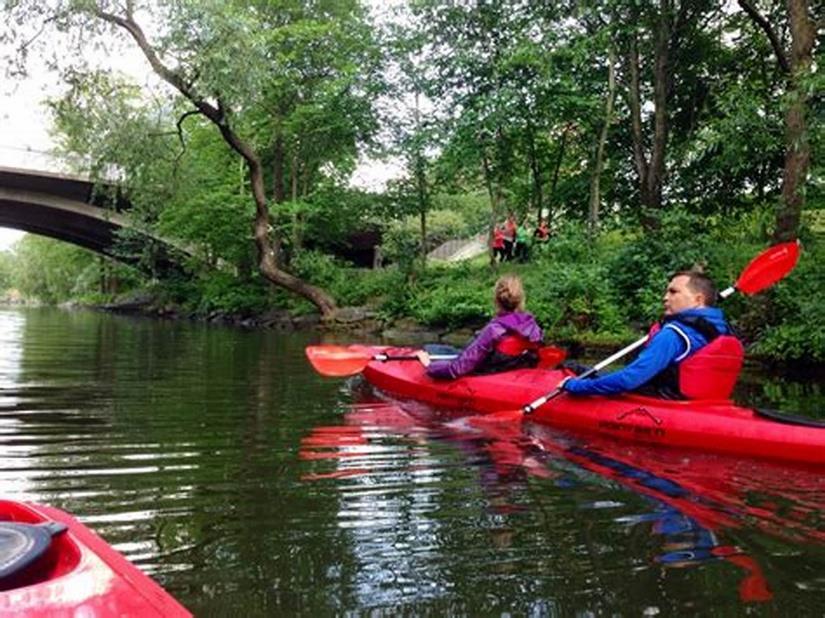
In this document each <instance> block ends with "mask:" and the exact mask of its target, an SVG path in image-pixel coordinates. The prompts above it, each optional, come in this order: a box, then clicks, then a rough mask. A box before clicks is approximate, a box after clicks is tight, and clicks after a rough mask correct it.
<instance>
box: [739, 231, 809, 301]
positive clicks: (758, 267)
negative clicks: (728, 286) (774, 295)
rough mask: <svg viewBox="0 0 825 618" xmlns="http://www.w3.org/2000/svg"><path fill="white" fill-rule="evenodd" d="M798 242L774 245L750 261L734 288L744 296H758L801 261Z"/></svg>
mask: <svg viewBox="0 0 825 618" xmlns="http://www.w3.org/2000/svg"><path fill="white" fill-rule="evenodd" d="M800 246H801V245H800V243H799V241H798V240H794V241H791V242H785V243H782V244H779V245H774V246H773V247H770V248H768V249H766V250H765V251H763V252H762V253H760V254H759V255H757V256H756V257H755V258H753V259H752V260H751V261H750V264H748V265H747V266H746V267H745V270H743V271H742V274H741V275H739V279H737V280H736V283H735V284H734V287H735V288H736V289H737V290H739V291H740V292H742V293H743V294H756V293H757V292H761V291H762V290H764V289H765V288H767V287H769V286H771V285H773V284H774V283H776V282H777V281H779V280H780V279H782V278H783V277H784V276H785V275H787V274H788V273H789V272H791V271H792V270H793V268H794V266H796V262H797V260H799V249H800Z"/></svg>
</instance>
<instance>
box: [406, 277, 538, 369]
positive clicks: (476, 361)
mask: <svg viewBox="0 0 825 618" xmlns="http://www.w3.org/2000/svg"><path fill="white" fill-rule="evenodd" d="M493 303H494V305H495V308H496V316H495V317H494V318H493V319H492V320H490V321H489V322H488V323H487V325H486V326H485V327H484V328H483V329H482V330H481V331H480V332H479V333H478V334H477V335H476V337H475V338H474V339H473V340H472V341H471V342H470V344H469V345H468V346H467V347H466V348H464V350H463V351H462V352H461V354H459V355H458V357H457V358H455V359H454V360H451V361H436V362H433V363H430V357H429V354H428V353H427V352H425V351H421V352H419V353H418V358H419V359H420V360H421V362H422V364H423V365H424V366H425V367H427V375H429V376H431V377H433V378H441V379H447V380H452V379H455V378H457V377H459V376H463V375H466V374H468V373H477V374H478V373H496V372H500V371H508V370H510V369H518V368H522V367H535V366H536V365H537V364H538V348H539V347H540V346H541V343H542V339H543V337H544V335H543V334H542V331H541V328H540V327H539V325H538V324H537V323H536V319H535V318H534V317H533V315H532V314H530V313H528V312H527V311H525V310H524V303H525V295H524V286H523V285H522V283H521V278H520V277H518V276H517V275H504V276H502V277H501V278H499V280H498V281H496V285H495V288H494V290H493Z"/></svg>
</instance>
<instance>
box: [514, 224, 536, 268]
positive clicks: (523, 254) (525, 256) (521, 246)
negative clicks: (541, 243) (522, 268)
mask: <svg viewBox="0 0 825 618" xmlns="http://www.w3.org/2000/svg"><path fill="white" fill-rule="evenodd" d="M531 241H532V239H531V238H530V234H529V232H528V231H527V219H525V220H524V223H522V224H521V225H520V226H518V228H517V229H516V245H515V249H514V255H515V258H516V259H517V260H518V261H519V262H526V261H527V260H529V259H530V242H531Z"/></svg>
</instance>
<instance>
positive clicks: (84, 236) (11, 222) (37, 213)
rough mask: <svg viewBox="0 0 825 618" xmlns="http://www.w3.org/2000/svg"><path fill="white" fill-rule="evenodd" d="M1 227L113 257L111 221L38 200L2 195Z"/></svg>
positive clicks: (114, 227) (0, 202)
mask: <svg viewBox="0 0 825 618" xmlns="http://www.w3.org/2000/svg"><path fill="white" fill-rule="evenodd" d="M0 227H10V228H13V229H16V230H21V231H23V232H30V233H32V234H39V235H40V236H48V237H50V238H56V239H57V240H63V241H66V242H70V243H72V244H75V245H79V246H81V247H84V248H86V249H90V250H92V251H96V252H97V253H102V254H104V255H108V256H111V257H114V256H112V253H111V248H112V246H113V244H114V241H115V233H116V232H117V230H118V229H119V226H116V225H114V224H112V223H110V222H105V221H98V220H95V219H91V218H89V217H84V216H82V215H79V214H77V213H73V212H68V211H60V210H59V209H55V208H49V207H48V206H41V205H35V204H25V205H23V204H20V203H19V202H13V201H10V200H5V199H0Z"/></svg>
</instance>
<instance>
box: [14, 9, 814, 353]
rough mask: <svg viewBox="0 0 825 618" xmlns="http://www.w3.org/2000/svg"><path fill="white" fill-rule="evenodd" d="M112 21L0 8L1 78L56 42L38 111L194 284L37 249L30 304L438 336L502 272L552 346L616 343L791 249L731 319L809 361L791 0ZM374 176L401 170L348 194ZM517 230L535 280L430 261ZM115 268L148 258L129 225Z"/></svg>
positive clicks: (801, 102) (810, 276) (173, 14)
mask: <svg viewBox="0 0 825 618" xmlns="http://www.w3.org/2000/svg"><path fill="white" fill-rule="evenodd" d="M110 4H111V6H110ZM116 4H117V3H107V2H102V1H101V2H87V3H74V2H55V3H53V5H50V6H51V7H52V8H49V9H46V8H44V7H43V5H42V4H41V3H39V2H27V1H20V2H15V3H12V4H10V5H7V6H6V8H5V11H6V13H7V17H9V20H7V26H6V29H5V30H4V31H3V36H4V38H5V39H6V40H7V41H9V42H15V41H16V42H22V43H21V51H22V52H25V53H21V54H20V55H18V56H17V57H16V58H14V59H13V60H14V62H15V64H14V66H13V68H14V69H16V70H17V71H18V72H19V73H20V74H25V71H26V64H25V60H26V59H27V57H29V56H30V54H31V50H32V49H33V48H34V46H36V45H37V44H38V41H40V40H43V38H42V37H46V36H47V35H48V34H51V35H53V37H52V38H50V39H48V42H49V45H51V46H55V45H56V46H63V49H65V50H71V53H69V52H68V51H66V53H64V54H63V55H62V56H61V57H60V58H58V59H56V60H55V69H56V70H57V71H58V77H59V79H60V80H61V83H63V84H64V85H65V89H64V92H63V95H62V96H60V97H57V98H54V99H53V100H52V101H51V102H50V108H51V110H52V113H53V119H54V130H55V136H56V138H57V139H58V140H59V142H60V144H61V149H62V152H64V153H65V154H67V155H72V156H73V157H75V159H74V160H76V161H82V162H83V163H82V164H80V165H78V166H77V169H76V171H77V172H79V173H86V174H90V175H92V177H94V178H96V179H98V181H99V183H100V187H101V191H110V190H112V189H114V188H115V187H116V188H117V189H118V190H119V191H121V192H122V193H123V194H125V195H126V196H127V197H128V199H129V201H130V202H131V204H132V208H131V211H130V212H131V217H132V220H133V222H134V225H135V227H137V228H139V229H144V230H149V231H151V232H152V234H154V235H156V236H161V237H164V238H168V239H170V240H174V241H175V242H176V243H177V244H179V245H182V246H186V247H188V250H189V253H190V258H189V260H188V263H187V264H186V265H185V267H186V275H185V276H181V277H177V278H174V279H165V280H154V279H152V278H151V277H149V278H148V279H146V278H144V279H141V278H140V276H139V275H138V274H137V273H136V272H135V271H126V270H123V269H122V267H119V266H113V265H111V264H110V263H108V262H101V261H100V260H99V259H98V258H95V257H91V256H88V255H86V254H83V253H82V252H80V251H79V250H76V249H74V248H66V247H60V246H57V245H54V243H53V242H51V241H46V240H42V239H34V238H32V237H30V236H29V237H26V238H25V239H24V240H23V241H21V242H20V243H19V245H18V247H17V250H16V252H15V253H14V255H13V256H11V257H4V258H3V260H2V261H0V277H2V279H0V283H3V284H4V285H11V286H13V287H16V288H18V289H19V290H20V291H21V292H23V293H24V294H26V295H29V296H33V297H38V298H40V299H41V300H43V301H46V302H59V301H62V300H66V299H85V300H86V302H95V303H100V302H102V301H104V300H110V299H112V298H114V297H116V296H118V294H119V295H121V296H123V295H126V296H128V295H129V294H131V295H144V296H145V295H146V294H149V295H150V296H151V297H152V298H153V299H155V301H154V302H156V303H157V304H159V305H162V306H170V307H177V308H179V311H180V312H182V313H185V314H189V315H196V316H208V315H212V314H215V313H216V312H218V313H224V314H231V315H239V316H254V315H261V314H265V313H267V312H269V311H272V310H273V309H283V310H287V311H290V312H291V313H293V314H301V313H309V312H318V313H320V315H321V316H322V317H324V318H326V319H334V316H335V314H336V312H337V311H338V309H339V307H343V306H352V305H355V306H368V307H370V308H372V309H373V310H374V311H376V312H377V314H378V316H379V317H380V318H383V319H385V320H387V321H390V320H397V319H400V318H411V319H413V320H415V321H416V322H418V323H421V324H424V325H427V326H431V327H434V328H438V329H455V328H458V327H462V326H475V325H477V324H479V323H481V322H483V320H484V319H485V318H486V317H487V316H488V315H489V311H490V299H489V295H490V289H491V287H492V282H493V280H494V279H495V277H496V276H497V275H498V274H499V273H500V272H501V271H502V269H512V270H516V271H518V272H520V273H521V274H522V275H523V276H524V278H525V281H526V284H527V289H528V295H529V304H530V308H531V310H533V311H534V312H535V313H536V314H537V317H538V318H539V319H540V321H541V322H542V323H543V324H544V325H545V326H546V327H547V328H548V331H549V335H550V337H551V338H554V339H558V340H569V341H584V342H589V341H595V342H602V343H612V342H620V341H623V340H625V339H628V338H634V337H635V336H636V334H637V332H638V330H639V329H640V328H642V326H643V325H644V324H646V323H648V322H649V321H650V320H652V319H655V318H656V317H657V314H658V313H659V310H660V296H661V293H662V289H663V286H664V283H665V280H666V277H667V274H668V273H670V272H673V271H674V270H677V269H680V268H685V267H691V266H696V265H699V266H702V267H704V268H706V269H707V270H709V272H710V273H711V274H712V275H713V276H714V277H715V278H716V279H717V280H718V281H719V282H720V284H727V283H729V282H732V281H733V280H734V279H735V278H736V274H737V273H738V272H739V271H740V270H741V268H742V267H743V266H744V264H745V263H747V261H748V260H749V259H750V258H751V257H753V256H754V255H756V254H757V253H758V252H759V251H760V250H761V249H763V248H764V247H765V246H766V245H767V244H769V243H771V242H777V241H783V240H788V239H792V238H797V237H801V238H802V240H803V243H804V246H805V250H804V254H803V258H802V260H801V262H800V265H799V266H798V268H797V270H796V271H795V272H794V273H793V274H792V275H791V277H789V278H788V280H787V281H785V282H783V283H781V284H780V285H778V286H777V287H776V289H774V290H772V291H771V292H770V293H769V294H768V295H766V296H765V297H764V298H763V299H755V300H754V299H731V300H730V301H727V304H726V308H727V309H728V310H729V312H730V314H731V315H732V317H733V318H734V320H735V322H736V323H737V325H738V326H739V328H740V329H741V330H742V331H743V334H744V336H745V338H746V339H747V340H748V341H749V342H751V343H752V344H753V348H752V349H753V350H754V351H755V352H758V353H760V354H762V355H764V356H767V357H769V358H775V359H787V360H789V359H804V360H815V361H825V326H824V325H825V310H823V309H822V308H821V303H819V302H817V299H819V298H822V297H823V293H825V281H823V280H822V277H821V272H820V271H819V270H818V266H817V265H818V264H822V263H823V262H822V259H823V258H825V250H824V249H823V247H822V240H821V238H822V234H823V233H824V232H825V223H823V217H822V213H823V212H825V205H823V202H824V201H825V200H824V199H823V185H822V170H823V168H822V158H821V157H819V158H817V157H814V158H813V159H812V158H811V153H812V152H817V151H818V152H821V151H822V143H823V131H822V127H823V117H822V109H823V106H822V102H823V101H822V92H825V88H823V86H824V85H825V79H824V78H823V74H822V70H821V64H822V63H821V62H819V63H817V62H815V61H814V59H815V57H816V54H817V51H818V50H817V49H816V40H815V37H814V31H815V23H814V20H813V16H812V7H811V6H809V3H808V0H789V2H787V3H780V2H773V0H761V1H760V2H758V3H753V2H750V0H739V2H738V4H733V3H731V4H730V5H725V6H720V5H719V4H718V3H716V2H705V1H699V2H695V1H691V2H687V1H682V2H679V1H676V0H660V1H658V2H642V3H638V2H621V1H620V2H612V1H608V0H601V1H599V2H593V3H576V4H574V5H566V4H563V3H562V4H558V5H552V6H551V5H547V4H546V3H522V2H478V3H444V2H440V1H438V0H418V1H416V2H411V3H409V4H399V5H397V8H396V9H393V10H390V9H386V8H381V7H380V5H379V3H376V4H375V5H374V6H373V5H365V4H362V3H359V2H355V1H349V0H348V1H341V0H336V1H335V2H315V3H304V2H299V1H297V0H278V1H273V2H263V3H248V4H240V5H239V4H237V3H231V2H212V3H208V4H205V3H189V2H184V3H170V2H166V1H161V0H157V1H155V2H150V3H146V4H145V5H144V4H143V3H131V2H130V3H126V8H125V9H122V10H121V9H120V8H118V6H117V5H116ZM51 10H54V11H55V13H53V14H52V13H49V11H51ZM53 25H55V26H58V29H57V30H52V26H53ZM150 26H151V31H148V30H144V28H147V29H148V28H150ZM36 35H37V36H36ZM38 36H39V37H41V38H38ZM89 44H93V45H98V46H103V47H104V48H106V49H107V50H108V51H109V52H110V53H111V54H116V53H121V52H122V51H123V50H129V51H131V52H132V53H135V52H136V53H139V54H140V55H141V56H142V57H143V58H145V59H146V61H147V62H148V65H147V66H149V67H150V68H151V71H152V74H153V75H154V76H155V79H154V81H153V80H147V82H146V83H145V84H142V85H139V84H138V82H136V81H134V80H130V79H128V78H127V77H125V76H124V75H122V74H120V73H116V72H113V71H112V70H110V69H107V68H101V67H100V63H99V61H98V60H93V59H90V56H89V55H88V54H87V51H88V47H86V46H87V45H89ZM367 157H372V158H373V159H376V158H381V157H384V158H391V160H393V161H394V162H395V163H396V164H397V165H398V166H399V167H400V168H401V169H402V172H401V174H400V175H399V176H398V177H396V178H395V179H393V180H391V181H390V182H388V183H386V185H385V186H382V187H380V188H379V189H377V190H370V191H367V190H365V189H358V188H354V186H353V184H352V183H351V182H350V180H351V178H352V174H353V172H354V171H355V170H356V168H358V166H359V161H360V162H363V161H364V159H365V158H367ZM362 167H363V166H362ZM509 212H513V213H514V214H515V215H516V218H517V220H518V221H519V222H523V221H528V222H529V223H528V225H530V226H531V228H532V227H534V226H535V225H537V223H538V221H539V219H541V218H545V219H547V220H548V221H549V222H550V227H551V230H552V234H553V235H552V238H551V240H550V242H549V243H547V245H546V246H542V247H539V246H535V247H533V251H532V254H531V257H530V260H529V261H528V262H526V263H524V264H514V263H509V262H508V263H506V264H496V263H494V262H493V261H492V260H491V259H490V257H489V256H486V255H484V256H481V257H478V258H475V259H472V260H468V261H463V262H459V263H450V264H438V263H435V262H433V261H432V260H429V261H428V260H426V258H425V257H424V256H426V254H427V252H428V251H430V250H431V249H433V248H435V247H436V246H438V245H439V244H440V243H441V242H443V241H445V240H449V239H453V238H470V237H472V236H474V235H477V234H489V233H491V230H492V227H493V226H494V225H495V224H497V223H499V222H501V221H502V220H503V219H504V217H505V216H506V215H507V214H508V213H509ZM376 247H377V248H378V249H377V253H375V251H376V250H375V248H376ZM121 250H122V251H128V252H130V257H132V258H135V257H139V258H140V257H143V258H144V260H145V261H146V262H147V263H150V262H151V258H152V256H151V254H150V249H148V248H147V249H146V255H145V256H135V255H134V253H135V251H138V252H139V251H140V247H137V248H136V246H135V242H134V238H129V234H128V233H125V234H124V239H123V242H122V248H121ZM373 267H374V268H373ZM149 270H150V271H151V269H149Z"/></svg>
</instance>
